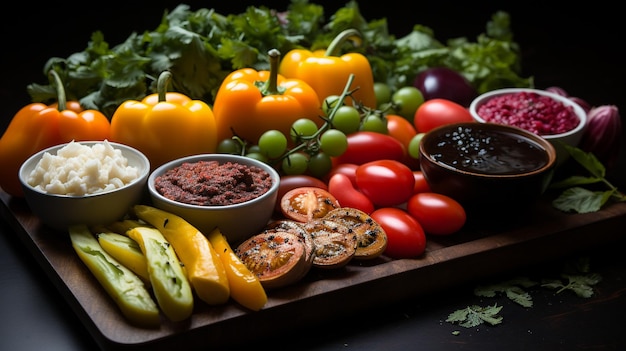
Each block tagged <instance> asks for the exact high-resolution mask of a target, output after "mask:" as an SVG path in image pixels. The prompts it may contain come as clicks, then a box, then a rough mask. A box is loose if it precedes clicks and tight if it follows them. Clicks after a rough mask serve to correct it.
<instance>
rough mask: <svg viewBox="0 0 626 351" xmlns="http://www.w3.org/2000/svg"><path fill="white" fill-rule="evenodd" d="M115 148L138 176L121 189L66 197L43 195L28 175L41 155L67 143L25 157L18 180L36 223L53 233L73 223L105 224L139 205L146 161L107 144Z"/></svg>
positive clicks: (133, 151) (126, 148) (89, 143)
mask: <svg viewBox="0 0 626 351" xmlns="http://www.w3.org/2000/svg"><path fill="white" fill-rule="evenodd" d="M79 143H80V144H81V145H84V146H89V147H92V146H93V145H94V144H97V143H103V142H102V141H81V142H79ZM108 143H109V144H110V145H111V146H112V147H113V148H114V149H119V150H121V152H122V156H124V157H125V158H126V159H127V160H128V165H129V166H133V167H137V168H138V173H139V176H138V177H137V178H136V179H134V180H133V181H132V182H130V183H128V184H126V185H124V186H123V187H120V188H117V189H113V190H108V191H103V192H99V193H93V194H87V195H81V196H68V195H58V194H52V193H46V192H45V191H42V190H38V189H36V188H34V187H32V186H31V185H29V184H28V181H27V179H28V176H29V175H30V173H31V171H32V170H33V169H34V168H35V167H36V166H37V163H38V162H39V161H40V160H41V158H42V157H43V155H44V153H50V154H52V155H56V154H57V151H58V150H59V149H61V148H63V147H65V146H66V145H67V144H61V145H56V146H52V147H50V148H47V149H45V150H42V151H39V152H37V153H36V154H34V155H32V156H31V157H30V158H28V159H27V160H26V161H24V163H23V164H22V166H21V167H20V170H19V179H20V183H21V185H22V189H24V198H25V200H26V202H27V204H28V206H29V208H30V209H31V211H32V212H33V214H35V215H36V216H37V217H38V218H39V219H40V221H41V222H42V223H43V224H44V225H46V226H48V227H50V228H52V229H55V230H58V231H65V230H67V227H68V226H70V225H75V224H86V225H88V226H92V225H106V224H109V223H111V222H115V221H117V220H119V219H121V218H123V217H124V216H125V215H126V214H127V213H128V211H129V210H130V208H131V207H132V206H133V205H135V204H138V203H140V202H141V201H142V200H143V198H144V196H145V195H146V181H147V180H148V175H149V174H150V162H149V161H148V158H147V157H146V156H145V155H144V154H143V153H141V152H140V151H139V150H136V149H134V148H132V147H129V146H127V145H124V144H118V143H114V142H108Z"/></svg>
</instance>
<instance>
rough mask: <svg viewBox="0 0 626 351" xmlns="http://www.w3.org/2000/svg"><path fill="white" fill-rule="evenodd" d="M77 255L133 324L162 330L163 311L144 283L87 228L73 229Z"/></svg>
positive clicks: (72, 238)
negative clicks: (161, 313) (108, 251)
mask: <svg viewBox="0 0 626 351" xmlns="http://www.w3.org/2000/svg"><path fill="white" fill-rule="evenodd" d="M69 234H70V240H71V242H72V247H73V248H74V251H76V253H77V254H78V257H79V258H80V259H81V261H82V262H83V263H84V264H85V265H86V266H87V268H88V269H89V271H91V273H92V274H93V275H94V277H95V278H96V279H97V280H98V282H99V283H100V284H101V285H102V287H103V288H104V290H105V291H106V292H107V293H108V294H109V296H111V297H112V298H113V301H115V303H116V304H117V306H118V307H119V308H120V310H121V311H122V314H124V316H125V317H126V318H127V319H128V320H129V321H130V322H131V323H133V324H135V325H138V326H143V327H158V326H159V324H160V323H161V319H160V315H159V309H158V307H157V305H156V303H155V302H154V300H152V297H151V295H150V293H149V292H148V290H147V289H146V287H145V285H144V283H143V282H142V281H141V279H140V278H139V277H138V276H137V275H136V274H134V273H133V272H132V271H130V270H129V269H128V268H126V267H125V266H123V265H122V264H120V263H119V262H118V261H116V260H115V259H114V258H113V257H111V256H110V255H109V254H108V253H107V252H106V251H104V250H103V249H102V247H101V246H100V244H99V243H98V241H97V240H96V238H95V237H94V236H93V235H92V234H91V232H90V231H89V229H88V228H87V227H86V226H83V225H77V226H72V227H70V228H69Z"/></svg>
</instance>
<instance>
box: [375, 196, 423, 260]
mask: <svg viewBox="0 0 626 351" xmlns="http://www.w3.org/2000/svg"><path fill="white" fill-rule="evenodd" d="M370 217H372V219H373V220H375V221H376V222H377V223H378V224H380V226H381V227H383V229H384V230H385V233H386V234H387V248H386V249H385V256H388V257H391V258H396V259H399V258H414V257H417V256H420V255H422V254H423V253H424V251H425V250H426V234H425V233H424V229H423V228H422V226H421V225H420V224H419V222H418V221H417V220H415V218H413V216H411V215H410V214H408V213H407V212H406V211H404V210H402V209H400V208H397V207H383V208H379V209H377V210H375V211H374V212H372V213H371V214H370Z"/></svg>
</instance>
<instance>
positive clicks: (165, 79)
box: [157, 71, 172, 102]
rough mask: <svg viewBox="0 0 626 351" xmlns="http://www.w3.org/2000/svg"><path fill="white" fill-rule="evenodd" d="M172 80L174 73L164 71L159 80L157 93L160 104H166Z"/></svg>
mask: <svg viewBox="0 0 626 351" xmlns="http://www.w3.org/2000/svg"><path fill="white" fill-rule="evenodd" d="M171 80H172V72H170V71H163V72H161V74H160V75H159V78H158V79H157V92H158V94H159V102H164V101H165V100H166V97H167V85H168V84H170V81H171Z"/></svg>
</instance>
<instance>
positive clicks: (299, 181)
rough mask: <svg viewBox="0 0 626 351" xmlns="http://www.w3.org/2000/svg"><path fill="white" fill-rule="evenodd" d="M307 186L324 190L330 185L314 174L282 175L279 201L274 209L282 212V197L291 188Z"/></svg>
mask: <svg viewBox="0 0 626 351" xmlns="http://www.w3.org/2000/svg"><path fill="white" fill-rule="evenodd" d="M305 186H314V187H318V188H321V189H324V190H328V186H327V185H326V183H324V182H323V181H321V180H320V179H317V178H315V177H312V176H308V175H304V174H299V175H286V176H282V177H280V183H279V184H278V195H277V197H276V198H277V199H278V201H276V206H275V208H274V211H276V212H277V213H280V212H281V209H280V199H282V198H283V195H285V194H286V193H287V192H288V191H289V190H292V189H295V188H301V187H305Z"/></svg>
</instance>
